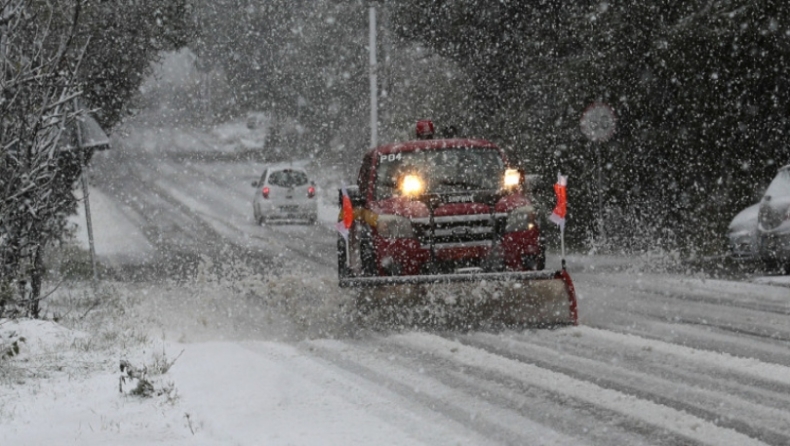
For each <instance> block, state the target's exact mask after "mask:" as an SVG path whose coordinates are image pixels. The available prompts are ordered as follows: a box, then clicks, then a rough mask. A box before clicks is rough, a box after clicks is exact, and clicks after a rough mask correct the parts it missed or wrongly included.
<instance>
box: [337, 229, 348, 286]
mask: <svg viewBox="0 0 790 446" xmlns="http://www.w3.org/2000/svg"><path fill="white" fill-rule="evenodd" d="M349 276H351V269H350V268H349V267H348V250H347V249H346V240H345V239H344V238H343V237H342V236H338V237H337V278H338V279H345V278H347V277H349Z"/></svg>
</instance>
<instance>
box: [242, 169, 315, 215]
mask: <svg viewBox="0 0 790 446" xmlns="http://www.w3.org/2000/svg"><path fill="white" fill-rule="evenodd" d="M252 187H255V188H257V189H258V190H257V191H256V192H255V197H254V198H253V201H252V208H253V216H254V218H255V221H256V222H257V223H258V224H264V223H267V222H274V221H280V222H299V221H300V222H306V223H308V224H313V223H315V221H316V220H317V218H318V204H317V203H316V197H315V195H316V194H315V192H316V188H315V183H314V182H313V181H312V180H311V179H310V177H309V175H308V174H307V172H306V171H305V169H304V168H302V167H298V166H292V165H290V164H277V165H272V166H269V167H267V168H266V169H264V171H263V174H262V175H261V179H260V180H259V181H255V182H253V183H252Z"/></svg>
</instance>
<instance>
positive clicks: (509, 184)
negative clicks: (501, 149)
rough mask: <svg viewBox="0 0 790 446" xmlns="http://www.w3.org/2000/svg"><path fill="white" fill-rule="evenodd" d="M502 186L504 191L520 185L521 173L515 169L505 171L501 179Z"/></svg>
mask: <svg viewBox="0 0 790 446" xmlns="http://www.w3.org/2000/svg"><path fill="white" fill-rule="evenodd" d="M502 184H503V185H504V186H505V189H512V188H514V187H516V186H518V185H519V184H521V172H519V171H518V170H516V169H507V170H505V176H504V178H503V179H502Z"/></svg>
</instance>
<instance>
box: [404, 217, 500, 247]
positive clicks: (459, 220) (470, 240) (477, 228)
mask: <svg viewBox="0 0 790 446" xmlns="http://www.w3.org/2000/svg"><path fill="white" fill-rule="evenodd" d="M506 218H507V214H505V213H500V214H494V216H493V219H492V216H491V214H474V215H453V216H447V217H436V218H434V225H435V230H434V247H435V248H436V249H442V248H461V247H472V246H491V242H492V240H493V239H494V238H495V237H496V238H498V237H499V234H501V233H502V230H503V229H504V227H505V223H506ZM412 228H413V229H414V234H415V235H416V236H417V239H418V240H419V241H420V245H421V246H422V248H425V249H427V248H429V247H430V243H431V223H430V219H429V218H414V219H412Z"/></svg>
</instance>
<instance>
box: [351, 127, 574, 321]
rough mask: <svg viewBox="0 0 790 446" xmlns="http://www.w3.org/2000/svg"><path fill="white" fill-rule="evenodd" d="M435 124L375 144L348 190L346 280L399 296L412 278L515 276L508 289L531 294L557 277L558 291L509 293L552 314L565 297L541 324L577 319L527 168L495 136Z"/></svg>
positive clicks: (498, 283)
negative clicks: (551, 262) (443, 135)
mask: <svg viewBox="0 0 790 446" xmlns="http://www.w3.org/2000/svg"><path fill="white" fill-rule="evenodd" d="M432 129H433V125H432V124H431V123H429V122H428V123H426V122H425V121H422V122H420V123H418V132H417V137H418V139H416V140H414V141H409V142H403V143H394V144H388V145H383V146H380V147H376V148H374V149H373V150H370V151H369V152H368V153H366V154H365V155H364V157H363V159H362V166H361V167H360V169H359V175H358V177H357V186H356V187H348V188H347V189H345V190H341V191H340V193H339V199H340V204H341V209H343V208H344V209H345V211H343V210H341V215H340V218H339V220H340V221H343V220H345V221H346V222H347V224H348V223H350V225H349V228H348V233H347V234H343V235H341V236H339V237H338V275H339V279H340V286H344V287H367V288H370V287H373V288H387V294H388V295H390V296H392V295H395V296H397V294H398V289H397V286H399V285H406V284H408V285H414V284H418V285H419V284H425V285H431V286H434V287H435V286H437V285H441V284H446V283H454V282H478V283H479V282H481V281H486V283H491V284H492V285H491V287H489V288H491V289H492V290H494V289H500V288H502V286H503V283H505V282H507V283H508V284H507V285H506V286H504V288H506V289H511V290H519V289H523V290H524V292H526V291H527V290H532V289H536V286H535V285H536V283H537V282H545V283H541V284H540V285H538V286H537V288H541V287H543V288H545V287H546V285H547V284H549V282H557V283H559V284H560V285H561V286H559V287H557V286H554V288H556V289H555V290H554V291H553V292H551V293H548V294H555V295H554V296H552V297H546V296H545V294H546V292H543V294H544V295H543V296H537V297H535V296H532V297H529V298H528V296H526V295H525V296H521V294H524V293H522V292H516V291H513V292H512V293H509V294H513V293H515V295H514V296H512V297H513V299H515V300H516V301H524V302H527V301H529V302H530V305H531V306H535V305H536V303H537V304H540V305H539V306H544V304H548V306H549V307H552V308H550V309H548V310H546V311H549V312H550V313H552V314H554V313H557V310H556V308H553V307H556V306H557V305H558V303H557V300H559V301H561V302H560V303H559V306H560V307H562V308H563V310H560V311H559V312H560V313H563V314H559V315H555V316H556V317H555V316H551V317H548V316H545V315H543V316H537V317H535V316H533V317H532V320H533V321H536V322H545V321H546V320H550V321H553V322H557V321H558V322H570V323H575V322H576V299H575V293H574V292H573V284H572V282H571V281H570V276H568V274H567V272H566V271H565V270H564V269H563V270H562V271H556V272H545V271H543V270H544V267H545V262H546V260H545V259H546V257H545V248H544V246H543V244H542V239H541V236H540V231H541V229H540V227H539V226H538V224H537V219H536V214H535V212H536V210H535V208H534V207H533V205H532V201H531V200H530V197H529V194H528V191H527V190H526V185H525V182H524V173H523V172H522V171H519V170H516V169H512V168H510V167H509V165H508V162H507V158H506V156H505V154H504V152H503V151H502V150H501V149H500V148H498V147H497V146H496V145H495V144H493V143H491V142H488V141H485V140H481V139H432V138H430V136H431V135H432ZM426 133H427V135H426ZM344 200H345V206H344ZM349 212H350V213H353V218H351V216H349V215H345V214H348V213H349ZM344 217H346V218H345V219H344ZM555 285H556V283H555ZM549 287H550V288H551V285H549ZM500 291H501V290H500ZM558 293H559V294H558ZM501 294H502V293H501V292H500V293H499V295H501ZM505 294H508V293H505ZM533 294H534V293H533ZM513 299H511V300H513Z"/></svg>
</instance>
